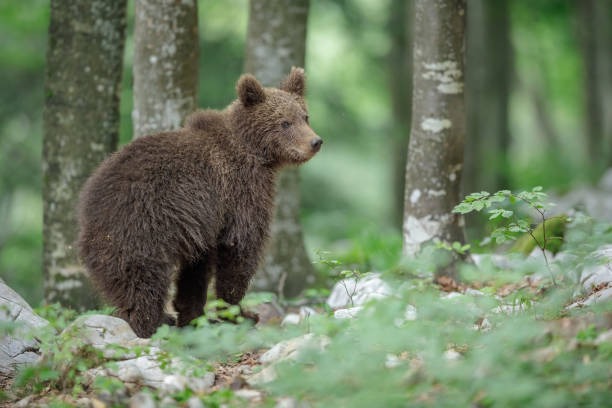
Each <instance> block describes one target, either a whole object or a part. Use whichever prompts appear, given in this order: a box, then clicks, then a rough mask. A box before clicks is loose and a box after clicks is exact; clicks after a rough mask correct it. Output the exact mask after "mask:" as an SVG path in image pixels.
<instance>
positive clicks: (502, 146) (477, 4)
mask: <svg viewBox="0 0 612 408" xmlns="http://www.w3.org/2000/svg"><path fill="white" fill-rule="evenodd" d="M466 29H467V33H466V41H467V50H466V52H467V59H466V65H467V69H466V89H465V92H466V111H467V118H468V121H467V129H468V131H467V135H466V137H467V140H466V151H465V168H464V172H463V182H462V183H463V186H462V191H463V193H464V194H469V193H472V192H475V191H482V190H486V191H497V190H499V189H501V188H502V187H507V183H508V181H507V179H506V177H505V176H504V170H505V164H506V161H505V158H506V154H507V150H508V145H509V140H510V133H509V127H508V102H509V94H510V78H511V72H512V71H511V69H512V68H511V67H512V63H511V61H512V57H511V52H512V45H511V43H510V24H509V10H508V2H506V1H487V0H472V1H470V12H469V13H468V16H467V27H466Z"/></svg>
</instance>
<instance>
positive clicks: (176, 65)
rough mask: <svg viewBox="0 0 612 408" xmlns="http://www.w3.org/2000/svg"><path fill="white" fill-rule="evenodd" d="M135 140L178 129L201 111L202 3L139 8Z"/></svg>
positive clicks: (150, 1) (147, 2)
mask: <svg viewBox="0 0 612 408" xmlns="http://www.w3.org/2000/svg"><path fill="white" fill-rule="evenodd" d="M134 13H135V17H134V67H133V69H134V110H133V111H132V120H133V122H134V138H137V137H141V136H145V135H148V134H152V133H158V132H162V131H167V130H175V129H178V128H180V127H181V125H182V124H183V121H184V120H185V117H186V116H187V115H188V114H189V113H191V112H193V111H194V110H195V109H196V108H197V95H198V54H199V52H198V9H197V2H196V0H186V1H179V2H177V1H174V0H159V1H154V0H136V1H135V3H134Z"/></svg>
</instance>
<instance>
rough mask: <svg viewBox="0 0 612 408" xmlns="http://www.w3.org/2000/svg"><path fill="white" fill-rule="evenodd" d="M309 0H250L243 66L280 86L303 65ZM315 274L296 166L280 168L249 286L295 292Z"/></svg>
mask: <svg viewBox="0 0 612 408" xmlns="http://www.w3.org/2000/svg"><path fill="white" fill-rule="evenodd" d="M308 7H309V0H291V1H289V0H251V6H250V10H249V27H248V38H247V53H246V61H245V71H246V72H249V73H251V74H253V75H255V77H256V78H257V79H258V80H259V81H260V82H261V83H262V84H263V86H267V87H278V86H279V84H280V82H281V80H282V79H284V78H285V76H286V75H287V74H288V73H289V71H290V70H291V67H292V66H298V67H303V66H304V56H305V49H306V22H307V19H308ZM313 280H314V270H313V267H312V265H311V263H310V260H309V258H308V255H307V254H306V248H305V246H304V237H303V234H302V226H301V223H300V189H299V172H298V169H297V168H289V169H285V170H283V171H282V172H281V174H280V176H279V180H278V185H277V197H276V214H275V217H274V222H273V224H272V237H271V240H270V242H269V244H268V249H267V252H266V256H265V258H264V262H263V265H262V266H261V267H260V269H259V271H258V272H257V274H256V276H255V278H254V279H253V282H252V284H251V287H252V288H254V289H256V290H266V291H272V292H277V293H278V294H279V296H283V295H287V296H294V295H297V294H298V293H299V292H300V291H301V290H302V289H303V288H304V287H305V286H306V284H307V283H309V282H312V281H313Z"/></svg>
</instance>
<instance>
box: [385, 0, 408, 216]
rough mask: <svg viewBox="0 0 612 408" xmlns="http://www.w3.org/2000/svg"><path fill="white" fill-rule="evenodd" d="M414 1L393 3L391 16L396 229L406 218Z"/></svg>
mask: <svg viewBox="0 0 612 408" xmlns="http://www.w3.org/2000/svg"><path fill="white" fill-rule="evenodd" d="M412 3H413V2H412V0H393V1H392V2H391V12H390V13H389V28H388V29H389V34H390V37H391V50H390V52H389V57H388V60H389V90H390V92H391V107H392V112H393V130H392V132H391V141H390V143H389V148H390V149H391V151H390V154H391V157H392V169H391V170H392V183H393V208H392V210H393V225H397V226H401V225H402V218H403V216H404V185H405V183H406V155H407V153H408V140H409V136H410V114H411V104H412V16H413V10H412Z"/></svg>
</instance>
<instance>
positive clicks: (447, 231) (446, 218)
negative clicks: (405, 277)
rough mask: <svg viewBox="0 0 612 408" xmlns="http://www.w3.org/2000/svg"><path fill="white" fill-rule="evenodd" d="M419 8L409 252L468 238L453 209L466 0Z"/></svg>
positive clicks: (425, 2) (437, 0) (406, 230)
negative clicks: (428, 243)
mask: <svg viewBox="0 0 612 408" xmlns="http://www.w3.org/2000/svg"><path fill="white" fill-rule="evenodd" d="M414 9H415V20H414V45H413V47H414V51H413V85H412V86H413V97H412V126H411V132H410V142H409V145H408V160H407V166H406V188H405V195H404V202H405V207H404V225H403V243H404V252H405V253H406V254H407V255H414V254H415V253H417V252H418V251H419V250H420V248H421V246H422V244H424V243H426V242H428V241H430V240H433V239H436V238H437V239H439V240H440V241H446V242H454V241H459V242H463V241H464V231H463V218H462V217H460V216H459V215H458V214H453V213H452V209H453V207H454V206H455V205H456V204H457V203H458V202H459V186H460V183H461V171H462V167H463V145H464V137H465V106H464V98H463V78H464V72H463V71H464V70H463V59H464V30H465V14H466V2H465V0H416V1H415V4H414ZM445 274H449V271H448V270H446V273H445Z"/></svg>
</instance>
